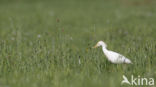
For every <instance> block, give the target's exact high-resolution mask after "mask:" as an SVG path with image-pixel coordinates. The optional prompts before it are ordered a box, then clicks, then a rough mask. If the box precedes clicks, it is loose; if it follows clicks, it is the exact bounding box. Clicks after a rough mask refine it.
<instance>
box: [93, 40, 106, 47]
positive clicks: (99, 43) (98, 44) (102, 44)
mask: <svg viewBox="0 0 156 87" xmlns="http://www.w3.org/2000/svg"><path fill="white" fill-rule="evenodd" d="M99 46H102V47H105V48H106V47H107V45H106V43H105V42H103V41H99V42H98V43H97V44H96V45H95V46H94V47H93V48H97V47H99Z"/></svg>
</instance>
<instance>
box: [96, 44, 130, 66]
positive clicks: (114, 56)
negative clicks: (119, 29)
mask: <svg viewBox="0 0 156 87" xmlns="http://www.w3.org/2000/svg"><path fill="white" fill-rule="evenodd" d="M99 46H102V50H103V52H104V54H105V55H106V57H107V59H108V60H109V61H110V62H112V63H116V64H120V63H128V64H131V63H132V62H131V60H129V59H128V58H126V57H124V56H123V55H121V54H119V53H116V52H113V51H110V50H107V48H106V47H107V45H106V44H105V43H104V42H103V41H99V42H98V43H97V44H96V45H95V46H94V47H93V48H96V47H99Z"/></svg>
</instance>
